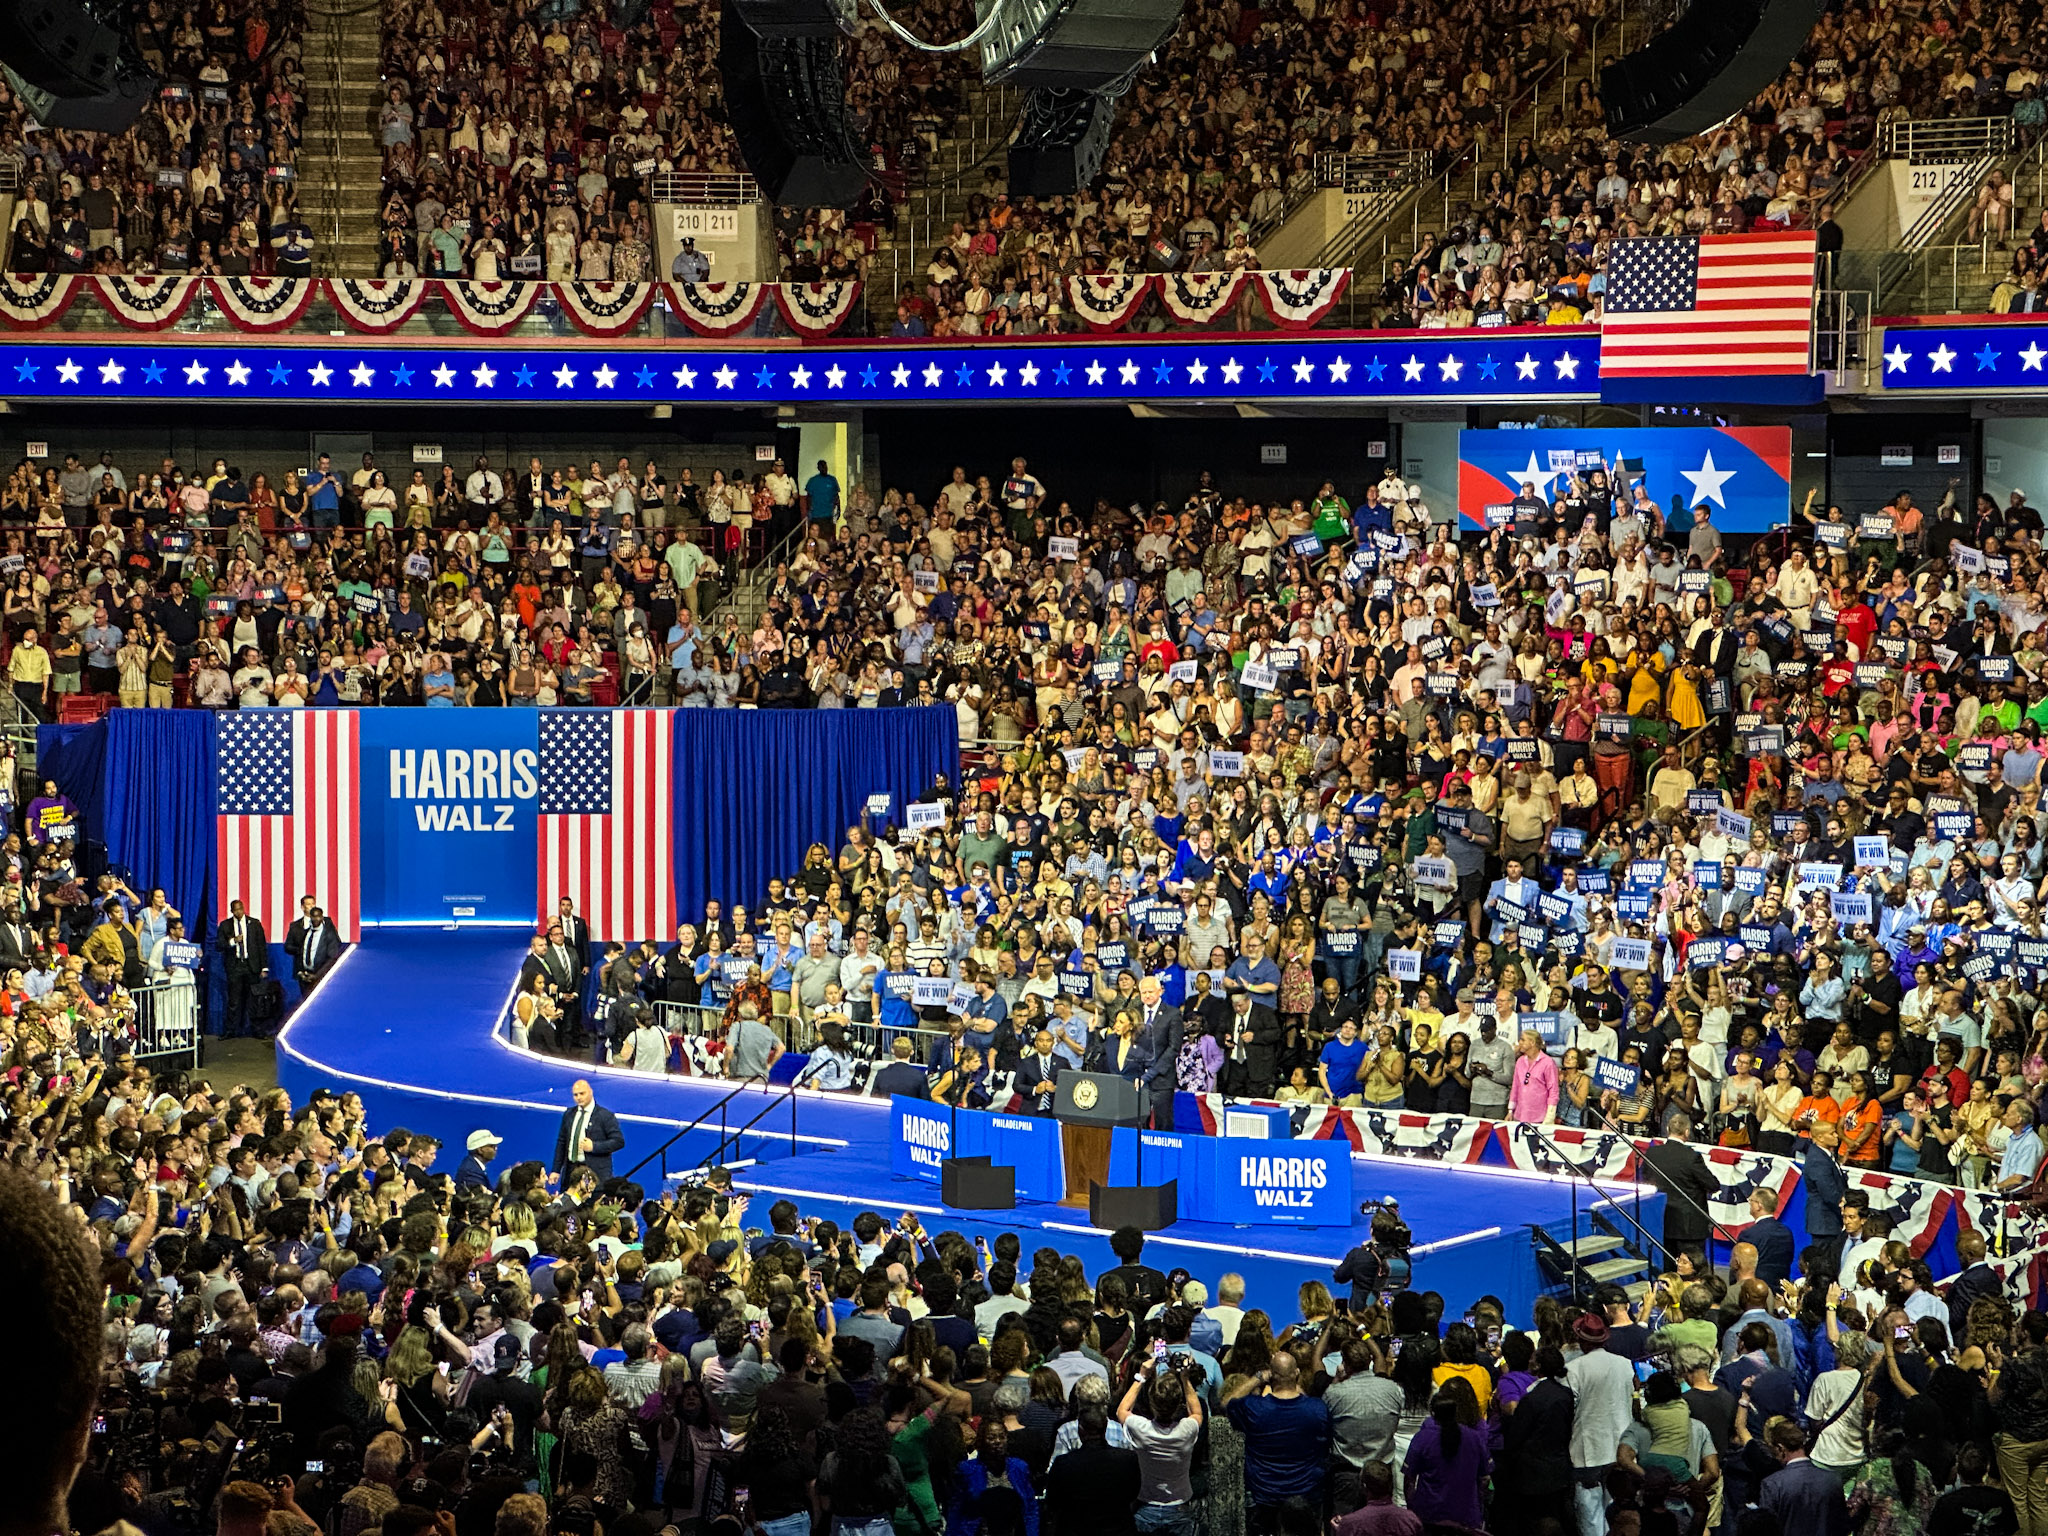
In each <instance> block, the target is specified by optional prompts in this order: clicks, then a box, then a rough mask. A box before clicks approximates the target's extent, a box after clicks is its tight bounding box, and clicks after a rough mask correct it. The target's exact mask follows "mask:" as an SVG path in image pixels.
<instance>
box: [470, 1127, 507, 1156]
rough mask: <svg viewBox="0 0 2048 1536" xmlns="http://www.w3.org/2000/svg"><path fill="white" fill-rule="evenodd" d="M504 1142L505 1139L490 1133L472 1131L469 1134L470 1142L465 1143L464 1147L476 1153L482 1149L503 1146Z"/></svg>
mask: <svg viewBox="0 0 2048 1536" xmlns="http://www.w3.org/2000/svg"><path fill="white" fill-rule="evenodd" d="M503 1141H504V1138H503V1137H501V1136H494V1135H492V1134H491V1133H490V1132H489V1131H471V1132H470V1133H469V1140H468V1141H467V1142H465V1143H464V1145H465V1146H467V1147H468V1148H469V1150H470V1151H472V1152H474V1151H476V1150H477V1149H478V1148H480V1147H495V1146H499V1145H502V1144H503Z"/></svg>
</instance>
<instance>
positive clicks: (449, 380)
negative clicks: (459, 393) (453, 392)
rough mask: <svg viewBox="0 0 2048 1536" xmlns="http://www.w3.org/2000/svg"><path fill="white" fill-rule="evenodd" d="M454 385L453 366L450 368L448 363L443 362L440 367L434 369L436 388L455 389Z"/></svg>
mask: <svg viewBox="0 0 2048 1536" xmlns="http://www.w3.org/2000/svg"><path fill="white" fill-rule="evenodd" d="M454 387H455V370H454V369H453V368H450V367H449V366H448V365H447V364H446V363H443V364H442V365H441V366H440V367H438V368H436V369H435V370H434V388H436V389H453V388H454Z"/></svg>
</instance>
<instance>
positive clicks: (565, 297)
mask: <svg viewBox="0 0 2048 1536" xmlns="http://www.w3.org/2000/svg"><path fill="white" fill-rule="evenodd" d="M654 291H655V285H654V284H653V283H557V284H556V285H555V287H554V295H555V301H556V303H558V304H559V305H560V306H561V310H562V313H563V314H565V315H567V316H568V317H569V323H570V324H571V325H573V326H575V327H576V329H577V330H579V331H581V332H582V333H583V334H584V335H586V336H621V335H624V334H625V333H626V332H627V331H630V330H631V329H633V327H634V326H636V325H638V324H639V323H640V317H641V316H642V315H644V314H646V313H647V306H648V305H650V304H652V303H653V302H654Z"/></svg>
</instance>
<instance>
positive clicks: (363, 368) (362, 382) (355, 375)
mask: <svg viewBox="0 0 2048 1536" xmlns="http://www.w3.org/2000/svg"><path fill="white" fill-rule="evenodd" d="M348 377H349V382H350V383H352V384H354V385H355V387H356V388H357V389H368V388H369V387H370V386H371V384H373V383H375V382H376V379H377V370H376V369H374V368H372V367H371V366H370V365H369V364H368V363H357V364H356V365H355V367H353V368H351V369H349V371H348Z"/></svg>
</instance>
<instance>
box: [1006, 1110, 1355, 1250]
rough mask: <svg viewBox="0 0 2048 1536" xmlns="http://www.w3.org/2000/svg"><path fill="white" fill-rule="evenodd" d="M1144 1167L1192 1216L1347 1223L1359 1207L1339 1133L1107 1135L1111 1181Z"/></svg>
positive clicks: (1146, 1178)
mask: <svg viewBox="0 0 2048 1536" xmlns="http://www.w3.org/2000/svg"><path fill="white" fill-rule="evenodd" d="M1140 1137H1142V1138H1143V1142H1144V1145H1143V1160H1142V1163H1141V1162H1140V1158H1139V1151H1140V1148H1139V1138H1140ZM1141 1174H1142V1176H1143V1182H1144V1183H1147V1184H1163V1183H1165V1182H1166V1181H1167V1180H1169V1179H1172V1180H1175V1181H1177V1182H1178V1184H1179V1189H1178V1190H1177V1192H1176V1193H1177V1195H1178V1204H1179V1211H1180V1214H1181V1216H1182V1217H1183V1218H1185V1219H1187V1220H1190V1221H1215V1222H1224V1223H1227V1224H1229V1225H1231V1226H1240V1227H1252V1226H1291V1227H1339V1226H1346V1227H1348V1226H1349V1225H1350V1224H1351V1219H1352V1216H1353V1215H1354V1213H1355V1212H1356V1211H1357V1205H1356V1204H1355V1203H1354V1202H1353V1200H1352V1194H1351V1143H1350V1142H1349V1141H1346V1140H1344V1139H1342V1138H1337V1139H1334V1140H1330V1141H1266V1140H1260V1139H1255V1138H1251V1137H1240V1136H1197V1135H1189V1134H1184V1133H1181V1132H1173V1131H1138V1130H1132V1129H1128V1128H1119V1129H1118V1130H1116V1131H1115V1132H1113V1133H1112V1135H1111V1140H1110V1157H1109V1177H1110V1181H1111V1182H1112V1183H1117V1184H1124V1183H1135V1182H1138V1181H1139V1176H1140V1175H1141ZM1019 1193H1020V1194H1021V1193H1022V1189H1021V1188H1020V1189H1019Z"/></svg>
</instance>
